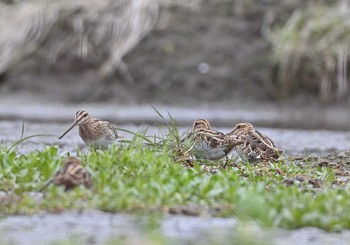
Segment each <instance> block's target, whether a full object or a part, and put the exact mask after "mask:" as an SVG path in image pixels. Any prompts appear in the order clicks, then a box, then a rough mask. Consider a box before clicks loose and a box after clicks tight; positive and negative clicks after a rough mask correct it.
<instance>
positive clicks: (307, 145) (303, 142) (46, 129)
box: [0, 121, 350, 156]
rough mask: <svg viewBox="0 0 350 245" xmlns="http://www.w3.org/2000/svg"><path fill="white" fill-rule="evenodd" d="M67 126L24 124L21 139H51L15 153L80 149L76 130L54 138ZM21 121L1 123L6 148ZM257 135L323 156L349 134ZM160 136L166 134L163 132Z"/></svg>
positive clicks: (346, 144) (270, 131)
mask: <svg viewBox="0 0 350 245" xmlns="http://www.w3.org/2000/svg"><path fill="white" fill-rule="evenodd" d="M69 125H70V123H37V122H30V123H26V124H25V133H24V137H25V136H30V135H34V134H52V135H53V136H42V137H35V138H31V139H28V140H26V141H24V142H23V143H22V144H21V145H20V147H19V152H20V153H25V152H28V151H32V150H35V149H41V148H42V147H44V146H46V145H50V146H58V147H59V148H60V151H61V152H65V151H70V152H74V151H75V150H76V148H77V147H79V148H84V147H85V145H84V142H83V141H82V140H81V139H80V137H79V133H78V127H76V128H74V129H73V130H72V131H71V132H69V133H68V134H67V135H66V136H65V137H64V138H63V139H61V140H58V137H59V136H60V135H61V134H62V133H63V132H64V131H65V130H66V129H67V128H68V127H69ZM119 127H120V128H123V129H127V130H130V131H133V132H136V131H142V130H145V129H146V128H148V130H147V135H150V136H152V135H154V134H158V135H159V128H158V127H155V126H151V127H149V126H148V125H141V126H137V125H135V124H126V125H119ZM21 128H22V122H21V121H1V122H0V140H2V142H3V143H5V144H6V145H9V146H10V145H12V144H13V143H14V142H16V141H17V140H18V139H19V138H20V136H21ZM189 128H190V126H189V127H187V128H185V127H180V128H179V131H180V132H186V130H188V129H189ZM257 129H258V130H259V131H260V132H262V133H264V134H266V135H268V136H269V137H270V138H272V139H273V140H274V142H275V143H276V145H277V147H279V148H281V149H284V150H285V152H286V153H287V154H290V155H297V156H300V155H305V154H317V155H324V154H327V153H329V152H332V151H335V150H345V149H349V148H350V132H345V131H331V130H303V129H275V128H257ZM218 130H220V131H222V132H228V131H230V128H218ZM163 133H166V132H165V131H163ZM121 134H123V135H124V136H125V139H131V138H132V137H133V135H132V134H129V133H126V132H121Z"/></svg>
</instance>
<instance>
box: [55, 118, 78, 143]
mask: <svg viewBox="0 0 350 245" xmlns="http://www.w3.org/2000/svg"><path fill="white" fill-rule="evenodd" d="M77 124H78V123H77V122H76V121H75V122H74V123H73V124H72V125H71V126H70V127H69V128H68V129H67V131H66V132H64V133H63V134H62V135H61V137H59V138H58V139H59V140H60V139H62V138H63V137H64V136H65V135H66V134H67V133H68V132H69V131H71V130H72V128H74V127H75V126H77Z"/></svg>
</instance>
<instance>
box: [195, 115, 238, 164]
mask: <svg viewBox="0 0 350 245" xmlns="http://www.w3.org/2000/svg"><path fill="white" fill-rule="evenodd" d="M190 137H191V138H192V140H193V141H194V143H193V145H192V147H191V153H192V154H193V155H194V156H195V157H196V158H199V159H208V160H218V159H221V158H223V157H225V156H227V154H228V153H229V152H230V151H231V150H232V149H233V148H234V147H236V146H237V145H240V144H241V142H240V141H239V140H237V139H236V138H235V137H226V134H224V133H222V132H219V131H216V130H214V129H212V128H211V126H210V124H209V122H208V120H206V119H198V120H196V121H195V122H194V123H193V128H192V132H191V133H190Z"/></svg>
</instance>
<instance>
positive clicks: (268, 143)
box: [227, 122, 283, 162]
mask: <svg viewBox="0 0 350 245" xmlns="http://www.w3.org/2000/svg"><path fill="white" fill-rule="evenodd" d="M227 136H228V137H233V138H234V139H239V140H240V141H241V142H242V144H240V145H237V146H236V147H235V148H234V150H235V151H237V153H238V154H239V155H240V157H241V158H242V159H245V160H248V161H250V162H254V161H258V160H261V161H269V160H271V159H277V158H279V156H280V155H281V154H282V153H283V151H282V150H281V149H278V148H277V147H276V145H275V143H274V142H273V141H272V140H271V139H270V138H269V137H268V136H266V135H264V134H262V133H260V132H259V131H258V130H256V129H255V128H254V127H253V125H252V124H250V123H247V122H246V123H238V124H237V125H236V126H235V127H234V129H233V130H232V131H231V132H229V133H228V134H227Z"/></svg>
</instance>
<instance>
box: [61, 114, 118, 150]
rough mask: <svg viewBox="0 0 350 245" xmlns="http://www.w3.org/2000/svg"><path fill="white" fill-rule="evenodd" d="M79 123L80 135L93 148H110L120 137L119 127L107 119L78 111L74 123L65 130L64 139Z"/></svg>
mask: <svg viewBox="0 0 350 245" xmlns="http://www.w3.org/2000/svg"><path fill="white" fill-rule="evenodd" d="M77 125H79V135H80V137H81V138H82V140H83V141H84V142H85V143H86V144H87V145H89V146H92V147H93V148H100V149H108V148H109V147H110V146H111V145H112V144H113V143H115V141H116V140H117V139H118V138H122V137H123V136H122V135H120V134H118V132H117V128H116V127H115V126H114V125H113V124H111V123H110V122H107V121H102V120H100V119H96V118H92V117H90V116H89V113H87V112H86V111H77V113H76V114H75V120H74V122H73V124H72V125H71V126H70V127H69V128H68V129H67V130H66V132H64V133H63V134H62V135H61V136H60V137H59V139H62V138H63V137H64V136H65V135H66V134H67V133H68V132H69V131H70V130H72V129H73V128H74V127H75V126H77Z"/></svg>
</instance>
